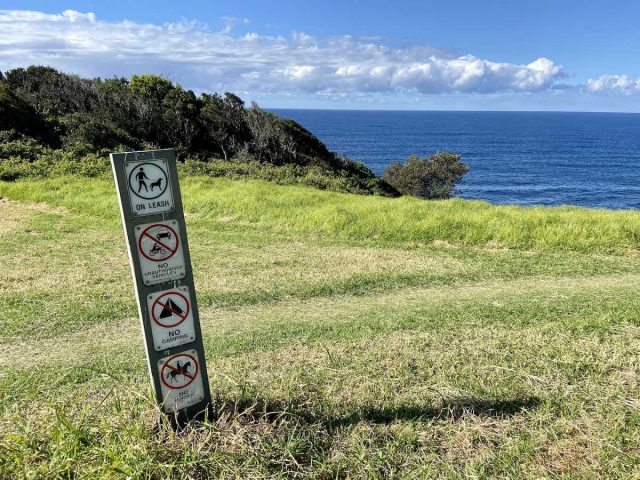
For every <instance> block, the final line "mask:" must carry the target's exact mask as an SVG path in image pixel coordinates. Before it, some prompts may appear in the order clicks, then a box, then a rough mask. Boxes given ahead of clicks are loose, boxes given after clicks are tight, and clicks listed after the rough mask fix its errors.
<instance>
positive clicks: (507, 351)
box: [0, 177, 640, 479]
mask: <svg viewBox="0 0 640 480" xmlns="http://www.w3.org/2000/svg"><path fill="white" fill-rule="evenodd" d="M182 187H183V196H184V199H185V209H186V219H187V227H188V230H189V237H190V243H191V249H192V257H193V263H194V270H195V276H196V278H195V282H196V287H197V289H198V300H199V304H200V307H201V315H202V319H201V321H202V327H203V334H204V343H205V348H206V352H207V360H208V365H209V374H210V382H211V386H212V390H213V393H214V394H215V397H216V411H217V412H218V414H219V418H218V419H217V420H216V421H215V422H212V423H207V424H203V425H199V426H197V427H194V428H189V429H187V430H186V431H184V432H181V433H179V434H175V433H173V432H172V431H170V430H168V429H162V430H161V431H159V432H155V433H154V431H153V430H154V426H155V422H156V418H157V414H158V413H157V408H156V407H155V406H154V404H153V401H152V400H151V397H152V396H151V393H150V387H149V381H148V375H147V370H146V364H145V359H144V350H143V343H142V339H141V335H140V331H139V323H138V320H137V318H136V317H137V313H136V307H135V300H134V293H133V287H132V281H131V278H130V272H129V266H128V260H127V257H126V249H125V245H124V239H123V232H122V226H121V223H120V217H119V212H118V207H117V201H116V197H115V192H114V185H113V182H112V180H111V179H109V178H99V179H91V180H90V179H81V178H73V177H64V178H57V179H48V180H29V181H18V182H16V183H0V196H1V197H2V200H0V218H2V222H0V271H1V272H2V275H1V276H0V325H1V326H2V328H1V330H0V347H2V348H1V349H0V352H2V353H0V476H1V477H3V478H33V479H40V478H47V479H48V478H74V479H79V478H126V477H131V478H158V479H164V478H167V479H169V478H194V479H199V478H208V477H214V478H216V477H220V478H314V479H332V478H505V479H512V478H549V477H557V478H640V384H639V374H640V351H639V350H640V320H639V316H640V296H639V295H638V292H639V291H640V256H639V247H640V214H639V213H635V212H607V211H594V210H582V209H576V208H555V209H545V208H518V207H495V206H491V205H489V204H486V203H482V202H472V201H462V200H451V201H442V202H424V201H420V200H416V199H411V198H400V199H390V198H382V197H362V196H355V195H346V194H339V193H331V192H323V191H319V190H313V189H310V188H304V187H294V186H276V185H273V184H269V183H265V182H259V181H250V182H249V181H248V182H243V181H231V180H225V179H207V178H204V177H186V178H184V179H183V181H182Z"/></svg>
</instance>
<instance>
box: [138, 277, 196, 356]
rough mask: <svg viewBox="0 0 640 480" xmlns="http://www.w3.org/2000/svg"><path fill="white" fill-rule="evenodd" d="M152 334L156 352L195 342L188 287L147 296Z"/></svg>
mask: <svg viewBox="0 0 640 480" xmlns="http://www.w3.org/2000/svg"><path fill="white" fill-rule="evenodd" d="M147 307H148V311H149V316H150V318H151V333H152V334H153V346H154V348H155V349H156V351H161V350H166V349H168V348H171V347H177V346H179V345H184V344H186V343H190V342H193V341H194V340H195V327H194V323H193V313H192V312H193V308H192V307H191V296H190V293H189V288H188V287H178V288H173V289H169V290H162V291H160V292H156V293H152V294H150V295H148V296H147Z"/></svg>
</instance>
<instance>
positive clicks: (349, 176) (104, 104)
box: [0, 66, 395, 194]
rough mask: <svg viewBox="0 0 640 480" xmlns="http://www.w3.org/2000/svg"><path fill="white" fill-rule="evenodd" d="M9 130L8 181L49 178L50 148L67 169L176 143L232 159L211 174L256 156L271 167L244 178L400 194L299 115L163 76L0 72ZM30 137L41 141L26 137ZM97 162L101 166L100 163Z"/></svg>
mask: <svg viewBox="0 0 640 480" xmlns="http://www.w3.org/2000/svg"><path fill="white" fill-rule="evenodd" d="M2 130H4V131H11V133H10V134H9V133H7V134H5V135H4V137H2V135H0V144H4V143H13V142H16V141H17V142H19V143H13V144H12V145H10V146H7V147H6V148H5V150H6V151H4V152H2V151H0V159H2V166H1V167H0V169H1V170H2V172H3V173H2V175H3V176H4V178H13V177H15V178H18V177H20V176H30V175H32V174H33V175H40V174H41V172H40V170H39V169H40V167H43V166H44V165H48V164H49V163H50V162H51V161H55V160H56V159H57V158H58V157H60V155H61V153H60V152H57V153H56V154H55V155H53V154H51V152H53V151H54V150H56V149H62V151H63V152H67V153H71V154H73V155H72V156H71V157H68V158H67V157H65V158H66V159H65V160H62V161H63V162H64V165H63V166H60V167H59V168H58V169H62V170H65V169H68V168H71V169H75V168H76V167H78V168H79V167H80V165H82V159H83V158H90V156H91V155H100V156H102V155H104V154H105V153H106V152H109V151H128V150H145V149H155V148H175V150H176V153H177V155H178V159H179V160H184V159H185V158H196V159H199V160H202V161H204V160H205V159H208V158H211V157H215V158H221V157H224V159H225V160H228V161H231V162H233V164H232V165H227V166H220V165H219V164H216V165H214V166H212V167H210V169H209V170H210V173H211V174H216V175H218V174H220V175H222V174H223V172H224V175H229V174H231V172H236V173H233V175H240V170H241V169H242V167H238V166H237V164H238V163H253V162H257V163H258V164H259V165H262V167H264V168H262V167H259V166H253V167H250V168H245V170H246V171H245V173H244V174H243V175H244V176H252V177H253V178H263V177H265V176H267V177H268V176H271V175H276V177H277V178H278V179H281V180H282V181H285V180H286V181H293V180H295V182H302V181H304V182H306V183H307V184H314V185H316V186H318V187H320V188H333V189H338V190H344V191H352V192H358V193H386V194H389V193H395V190H393V189H392V188H390V187H389V186H388V185H387V184H386V183H384V182H380V181H379V179H378V178H377V177H376V176H375V175H374V173H373V172H372V171H371V170H369V169H368V168H367V167H366V166H364V165H363V164H361V163H357V162H353V161H351V160H349V159H347V158H341V157H339V156H337V155H336V154H335V153H333V152H331V151H329V150H328V149H327V147H326V146H325V145H324V144H323V143H322V142H321V141H320V140H319V139H318V138H316V137H315V136H314V135H313V134H312V133H311V132H309V131H308V130H306V129H305V128H304V127H302V126H301V125H300V124H298V123H296V122H294V121H293V120H286V119H282V118H280V117H278V116H277V115H274V114H272V113H270V112H266V111H264V110H262V109H261V108H260V107H259V106H258V105H256V104H255V103H254V104H252V105H251V106H250V107H249V108H247V107H246V106H245V103H244V101H243V100H242V99H241V98H240V97H238V96H236V95H234V94H233V93H229V92H227V93H225V94H224V95H220V94H217V93H214V94H204V93H203V94H200V95H196V94H195V93H194V92H193V91H191V90H186V89H184V88H183V87H182V86H180V85H179V84H175V83H173V82H172V81H170V80H167V79H165V78H162V77H160V76H158V75H134V76H133V77H131V79H130V80H128V79H125V78H112V79H106V80H104V79H100V78H95V79H86V78H81V77H79V76H77V75H68V74H65V73H62V72H58V71H57V70H55V69H53V68H50V67H43V66H31V67H28V68H16V69H13V70H10V71H8V72H6V73H5V74H4V75H1V74H0V131H2ZM26 137H29V138H31V139H33V140H25V141H24V142H22V143H20V142H21V141H22V139H24V138H26ZM34 142H35V143H39V144H40V145H39V147H40V150H38V145H34V144H33V143H34ZM21 149H22V150H21ZM63 156H64V155H63ZM87 156H89V157H87ZM20 158H22V159H24V160H26V161H28V162H31V163H33V164H32V165H26V164H23V163H22V162H21V161H20V160H19V159H20ZM9 160H10V161H9ZM88 165H90V167H88V168H89V173H91V172H93V171H94V170H93V166H92V165H93V161H89V163H88ZM272 167H284V168H283V169H282V170H278V169H274V168H272ZM249 170H250V171H249ZM51 171H52V172H53V171H54V169H52V170H51ZM56 171H57V170H56ZM273 172H278V173H275V174H274V173H273ZM303 179H304V180H303Z"/></svg>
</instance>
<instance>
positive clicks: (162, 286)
mask: <svg viewBox="0 0 640 480" xmlns="http://www.w3.org/2000/svg"><path fill="white" fill-rule="evenodd" d="M110 157H111V166H112V168H113V176H114V179H115V183H116V189H117V192H118V200H119V202H120V212H121V214H122V223H123V226H124V232H125V238H126V243H127V248H128V251H129V262H130V264H131V273H132V276H133V283H134V287H135V293H136V299H137V302H138V311H139V313H140V322H141V326H142V335H143V338H144V343H145V348H146V352H147V362H148V367H149V374H150V376H151V384H152V387H153V391H154V395H155V399H156V401H157V403H158V405H160V407H161V409H162V411H163V412H164V413H166V414H167V415H168V417H169V418H170V419H171V421H172V424H173V425H174V426H182V425H184V424H186V423H187V422H189V421H190V420H193V419H204V418H207V417H210V416H211V414H212V406H211V393H210V389H209V381H208V375H207V367H206V362H205V357H204V347H203V343H202V332H201V330H200V320H199V314H198V305H197V303H196V296H195V287H194V283H193V271H192V268H191V257H190V255H189V244H188V241H187V230H186V226H185V221H184V211H183V207H182V197H181V195H180V186H179V183H178V170H177V165H176V155H175V152H174V150H173V149H166V150H150V151H144V152H125V153H112V154H111V156H110Z"/></svg>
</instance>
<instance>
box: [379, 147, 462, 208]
mask: <svg viewBox="0 0 640 480" xmlns="http://www.w3.org/2000/svg"><path fill="white" fill-rule="evenodd" d="M468 171H469V167H468V166H467V165H465V164H464V163H462V160H461V158H460V155H458V154H456V153H451V152H437V153H434V154H433V155H431V156H430V157H428V158H419V157H418V156H416V155H414V156H412V157H411V158H409V159H408V160H407V161H405V162H404V163H403V162H396V163H392V164H391V165H389V166H388V167H387V169H386V170H385V172H384V176H383V179H384V180H385V181H386V182H388V183H389V184H390V185H391V186H392V187H394V188H395V189H396V190H398V192H400V193H402V194H403V195H413V196H415V197H421V198H427V199H442V198H449V197H451V195H453V193H454V189H455V186H456V185H457V184H458V183H459V182H460V181H461V180H462V177H464V175H465V174H466V173H467V172H468Z"/></svg>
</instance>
